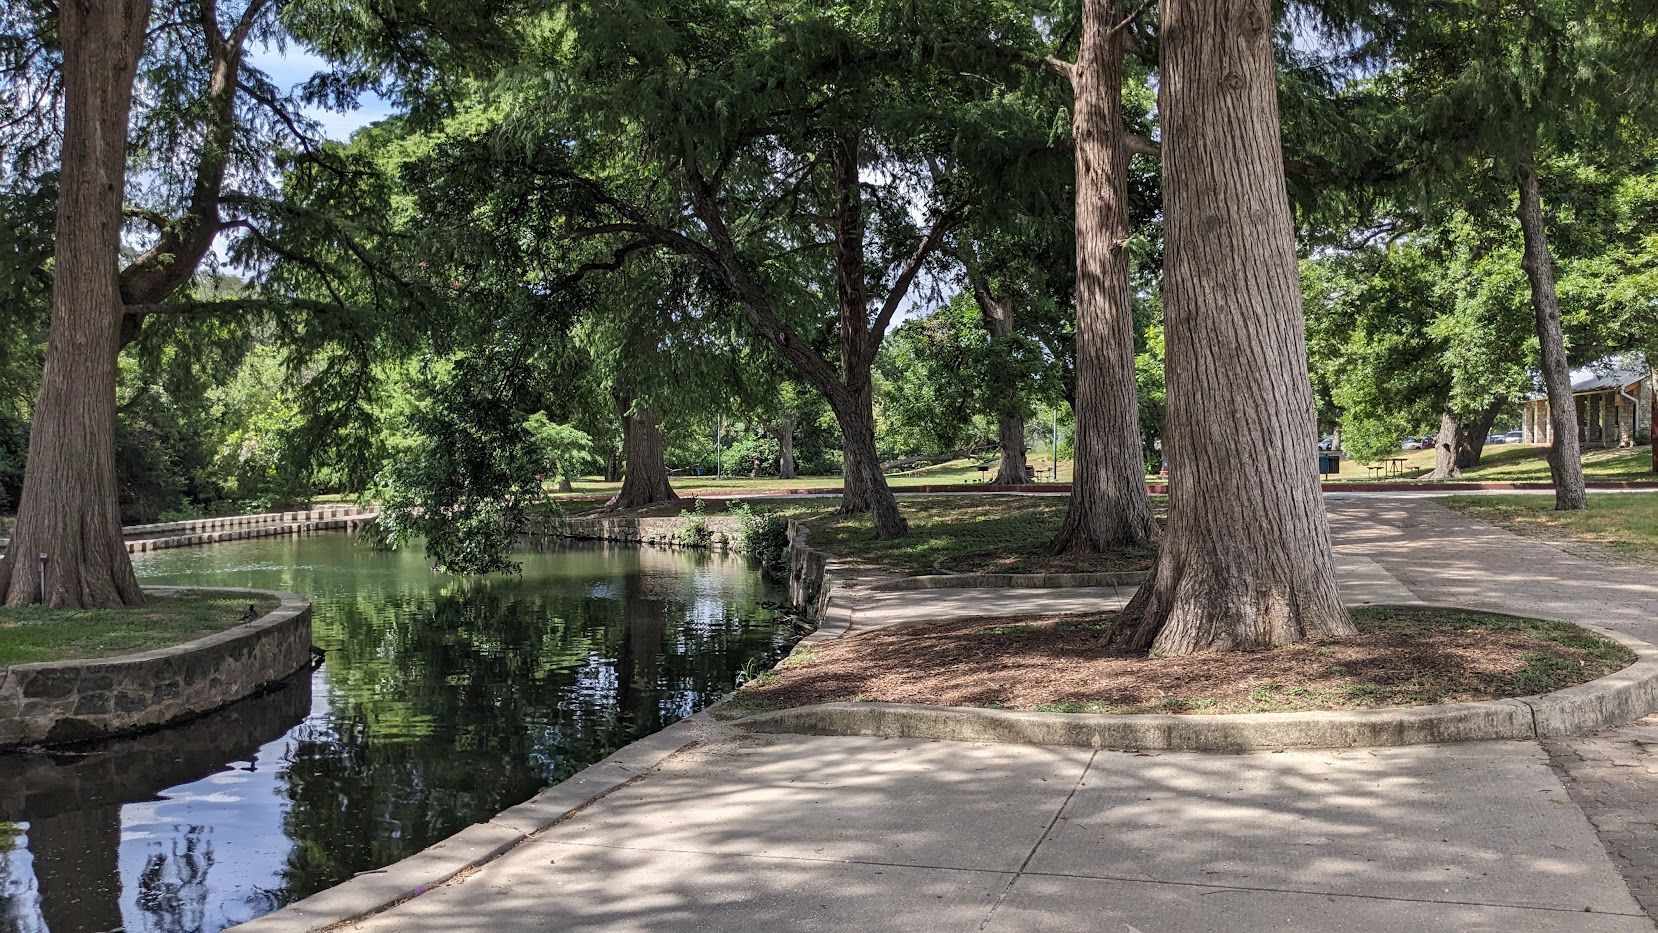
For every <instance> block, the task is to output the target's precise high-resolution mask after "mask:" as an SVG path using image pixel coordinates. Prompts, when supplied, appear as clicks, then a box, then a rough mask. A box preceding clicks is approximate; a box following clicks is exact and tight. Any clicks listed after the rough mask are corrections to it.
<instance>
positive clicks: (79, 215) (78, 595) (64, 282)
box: [0, 0, 150, 609]
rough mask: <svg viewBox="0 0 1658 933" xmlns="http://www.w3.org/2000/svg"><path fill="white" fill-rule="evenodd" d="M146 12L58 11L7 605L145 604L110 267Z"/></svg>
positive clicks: (67, 7)
mask: <svg viewBox="0 0 1658 933" xmlns="http://www.w3.org/2000/svg"><path fill="white" fill-rule="evenodd" d="M149 14H150V4H149V0H124V2H119V3H116V2H111V3H97V4H82V3H64V4H62V5H61V7H60V8H59V20H58V23H59V26H58V28H59V35H60V37H61V41H62V43H63V89H64V108H63V120H64V123H63V143H62V155H61V164H62V168H61V171H60V182H59V195H58V207H57V242H56V245H55V248H54V251H53V252H54V263H53V277H52V312H51V330H50V334H49V336H48V339H47V346H46V368H45V371H44V373H43V374H42V376H41V383H40V394H39V396H38V397H37V399H36V401H35V408H34V417H33V423H32V424H31V426H30V432H29V469H28V474H27V475H26V477H25V479H24V482H23V497H22V501H21V502H20V504H19V506H18V514H17V523H16V526H15V527H14V529H13V532H12V540H11V545H10V546H9V547H8V549H7V551H6V556H5V558H4V559H3V561H0V595H3V596H4V599H5V601H6V603H7V604H8V605H14V606H17V605H28V604H30V603H36V602H44V603H46V604H48V605H50V606H54V607H60V608H73V609H88V608H112V607H116V606H123V605H133V604H136V603H138V602H140V601H142V599H143V594H142V592H141V591H140V590H139V588H138V581H137V579H136V578H135V577H134V576H133V572H132V562H131V560H130V559H129V558H128V557H127V550H126V545H125V543H124V541H123V540H122V537H121V518H120V514H119V510H118V507H117V493H116V487H115V381H116V376H117V367H116V353H117V352H118V351H119V350H120V328H121V319H122V302H121V292H120V282H119V278H118V273H119V270H118V268H117V266H116V262H117V258H118V256H119V253H120V246H121V198H122V196H123V194H124V192H125V191H126V157H127V119H128V116H129V114H130V112H131V109H132V88H133V81H134V79H135V77H136V75H137V71H138V60H139V56H140V55H141V54H142V53H143V50H144V40H145V35H146V32H147V30H148V27H149Z"/></svg>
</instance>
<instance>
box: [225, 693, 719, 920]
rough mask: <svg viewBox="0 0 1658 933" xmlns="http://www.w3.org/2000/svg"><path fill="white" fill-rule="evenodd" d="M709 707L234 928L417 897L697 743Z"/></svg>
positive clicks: (353, 913)
mask: <svg viewBox="0 0 1658 933" xmlns="http://www.w3.org/2000/svg"><path fill="white" fill-rule="evenodd" d="M708 714H709V710H703V711H702V712H699V713H697V714H695V715H693V716H689V717H686V718H685V719H681V720H679V721H678V722H676V723H674V724H672V725H670V726H668V727H667V728H666V729H663V730H662V731H660V732H656V733H653V734H651V735H648V736H645V737H644V738H642V739H639V740H638V741H636V742H633V743H630V744H628V745H626V746H624V747H622V748H621V749H620V750H618V751H617V752H616V753H615V754H613V755H611V756H610V757H608V758H606V759H604V760H603V761H599V762H597V763H595V764H591V765H588V766H587V767H586V768H583V769H582V770H580V771H578V772H576V774H575V775H573V776H572V777H570V778H568V779H566V780H564V781H561V782H560V783H558V784H555V785H553V786H552V787H549V788H547V789H546V790H544V791H542V792H541V793H539V794H536V795H535V796H534V797H531V798H530V799H529V800H526V801H524V802H523V803H521V804H519V805H517V806H515V807H508V808H507V809H505V810H502V811H501V812H500V813H497V814H495V816H494V817H493V818H491V819H490V820H488V821H486V822H483V823H474V824H473V825H471V826H468V827H467V828H465V829H463V830H461V831H460V832H458V833H456V834H454V835H453V836H450V837H449V838H448V839H445V840H443V841H442V842H439V843H435V844H433V845H431V846H428V847H427V848H425V849H423V850H421V851H419V852H417V853H415V854H414V855H411V856H409V857H408V858H405V859H403V860H401V861H397V862H393V863H392V864H390V865H387V866H386V867H385V868H381V869H378V870H375V871H367V872H363V873H362V874H360V875H357V876H356V877H354V878H352V879H350V880H349V881H345V882H342V883H340V884H337V885H335V886H334V887H332V888H328V889H327V890H324V891H319V892H317V893H316V894H313V895H311V896H310V897H307V898H304V899H303V900H299V901H296V902H294V903H292V904H289V905H288V906H286V907H283V908H282V909H280V910H277V911H274V912H272V913H268V914H266V915H264V916H263V917H258V918H255V919H253V920H250V921H248V922H247V923H244V924H240V925H239V926H237V927H236V930H237V931H238V933H310V931H313V930H325V929H331V928H334V927H337V926H340V925H342V924H345V923H349V922H351V921H355V920H361V919H363V918H365V917H369V916H372V915H374V914H377V913H380V912H381V911H385V910H389V909H391V908H393V907H395V906H397V905H398V904H401V903H403V902H404V901H407V900H409V899H410V898H415V897H419V896H420V895H422V894H425V893H426V892H427V891H429V890H431V889H432V888H435V887H437V886H438V885H440V884H443V883H444V882H446V881H448V880H450V879H452V878H454V877H455V876H456V875H459V874H461V873H462V872H465V871H468V870H470V869H474V868H477V867H478V866H480V865H483V864H484V863H486V862H491V861H494V860H495V859H497V858H499V857H501V856H502V855H504V854H506V853H507V852H508V851H510V850H512V849H514V848H516V847H517V846H518V845H519V844H521V843H523V842H525V841H527V840H528V839H530V838H531V837H532V836H534V835H536V834H538V833H541V832H543V831H545V830H547V829H550V828H552V827H554V826H557V825H558V824H559V823H562V822H564V821H565V820H567V819H569V818H570V817H572V816H575V815H576V814H577V813H579V812H581V811H582V810H584V809H586V808H587V807H588V806H589V805H591V804H592V803H593V802H594V801H596V800H599V799H600V798H603V797H605V796H607V795H608V794H610V793H612V792H613V791H616V790H619V789H621V788H623V787H626V786H627V785H629V784H632V783H633V782H634V781H637V780H639V779H640V778H643V777H644V776H645V775H647V774H649V773H650V772H651V771H652V770H653V769H655V768H656V767H658V766H659V765H661V764H662V763H663V762H664V761H666V760H667V759H668V758H670V757H672V756H674V755H675V754H678V753H679V752H682V751H684V750H686V749H687V748H691V747H693V746H695V745H697V744H698V742H697V731H698V730H699V729H700V728H702V726H703V723H705V722H706V717H707V716H708Z"/></svg>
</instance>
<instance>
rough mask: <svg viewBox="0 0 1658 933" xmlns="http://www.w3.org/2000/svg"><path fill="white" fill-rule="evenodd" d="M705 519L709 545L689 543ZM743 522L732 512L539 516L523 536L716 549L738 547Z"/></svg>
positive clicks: (532, 520)
mask: <svg viewBox="0 0 1658 933" xmlns="http://www.w3.org/2000/svg"><path fill="white" fill-rule="evenodd" d="M697 519H701V520H702V524H703V527H705V528H707V529H708V541H707V543H706V544H695V545H693V544H689V543H687V542H686V541H685V540H684V535H685V533H686V532H687V530H688V529H689V528H690V526H691V525H692V523H693V522H694V521H696V520H697ZM741 529H742V526H741V523H740V522H739V520H738V519H737V517H736V516H733V515H673V516H667V517H661V518H624V517H611V518H605V517H596V518H537V519H531V520H530V523H529V524H528V525H525V526H524V530H523V532H522V533H523V535H524V536H525V537H527V538H529V539H530V540H531V541H532V542H534V541H535V539H537V538H576V539H578V540H584V541H623V542H627V543H630V544H650V545H655V546H657V547H707V548H712V549H713V550H716V551H728V550H735V549H736V547H737V542H738V540H739V537H740V534H741Z"/></svg>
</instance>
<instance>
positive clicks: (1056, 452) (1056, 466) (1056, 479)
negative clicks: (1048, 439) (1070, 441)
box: [1051, 408, 1059, 483]
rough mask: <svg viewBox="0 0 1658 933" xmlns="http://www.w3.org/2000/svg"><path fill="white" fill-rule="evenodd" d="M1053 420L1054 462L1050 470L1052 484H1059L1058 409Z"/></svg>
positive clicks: (1055, 410)
mask: <svg viewBox="0 0 1658 933" xmlns="http://www.w3.org/2000/svg"><path fill="white" fill-rule="evenodd" d="M1053 419H1054V462H1053V467H1052V468H1051V469H1052V471H1053V478H1054V482H1056V483H1057V482H1059V409H1057V408H1056V409H1054V414H1053Z"/></svg>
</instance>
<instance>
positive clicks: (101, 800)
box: [0, 676, 311, 933]
mask: <svg viewBox="0 0 1658 933" xmlns="http://www.w3.org/2000/svg"><path fill="white" fill-rule="evenodd" d="M310 705H311V680H310V678H309V677H308V676H303V677H298V678H295V679H294V680H292V681H290V682H289V683H287V684H285V685H284V686H283V687H281V688H279V689H278V690H276V691H274V692H272V693H268V694H265V695H264V696H260V697H255V698H253V699H249V700H244V701H242V702H241V703H237V704H234V705H232V706H230V707H227V708H226V709H224V710H221V711H219V712H217V713H214V714H212V715H210V716H206V717H203V718H201V719H197V720H194V721H192V722H189V723H186V724H184V725H181V726H176V727H174V728H171V729H165V730H162V731H159V732H152V733H149V734H147V735H140V736H132V737H129V738H123V739H114V740H111V741H108V742H102V743H99V744H96V745H91V746H85V747H82V748H79V749H76V750H74V751H71V752H64V753H56V754H41V755H20V754H12V755H0V820H7V821H14V822H19V821H26V823H27V829H26V830H25V835H24V837H23V839H22V843H23V845H24V846H25V847H26V848H27V851H28V853H29V855H30V857H31V858H32V861H33V874H34V878H35V897H34V902H33V903H31V904H24V903H22V902H21V899H15V900H14V899H7V900H6V901H5V902H3V903H0V923H4V924H5V925H6V926H5V929H25V930H27V929H31V928H35V927H38V926H44V927H45V928H46V929H49V930H52V931H54V933H61V931H65V930H69V931H74V930H119V929H122V922H123V921H122V909H121V903H122V893H123V892H122V879H121V875H120V849H121V807H122V805H123V804H128V803H136V802H140V801H149V800H154V799H155V798H156V795H157V794H158V793H160V792H162V791H164V790H166V789H167V788H170V787H175V786H177V785H180V784H184V783H187V782H189V781H194V780H197V779H199V778H201V777H202V776H203V775H205V774H213V773H215V772H218V771H220V770H222V769H223V768H224V766H225V763H226V762H231V761H238V760H246V759H249V758H251V757H253V756H254V754H255V753H256V752H257V750H258V749H259V748H260V747H261V746H263V745H265V744H267V743H269V742H271V741H274V740H275V739H277V738H280V737H281V736H282V735H283V734H284V733H285V732H287V731H288V729H289V728H290V727H291V726H293V725H294V723H296V722H298V721H299V720H300V719H302V718H303V717H304V715H305V713H306V712H307V711H308V710H309V708H310ZM14 864H15V862H14V859H13V858H12V857H8V858H7V859H6V865H7V868H8V870H10V868H11V866H12V865H14ZM212 865H213V855H212V851H211V845H210V843H209V842H208V840H207V839H206V836H205V833H204V829H203V827H192V828H191V829H190V830H189V832H188V833H187V834H186V837H185V843H184V844H183V845H182V846H179V845H173V846H170V847H169V848H168V849H166V850H162V849H159V848H158V849H157V850H155V851H154V852H152V853H150V854H149V855H148V857H147V858H146V862H145V867H144V869H143V871H142V872H141V873H140V876H139V877H138V879H136V884H135V887H134V891H133V899H134V901H135V903H136V906H137V908H138V912H139V914H140V915H141V916H142V917H143V919H144V925H143V926H142V927H140V928H138V929H143V930H157V931H173V930H178V931H187V930H188V931H194V930H200V929H202V928H203V926H204V920H205V918H206V912H207V910H208V908H209V905H208V903H207V897H208V893H209V887H208V875H209V872H210V870H211V868H212ZM4 883H5V884H6V886H7V889H8V890H10V889H12V888H15V887H18V886H19V883H20V879H15V878H8V879H4Z"/></svg>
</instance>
